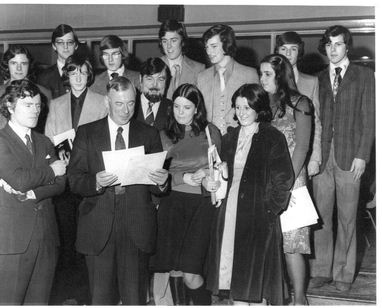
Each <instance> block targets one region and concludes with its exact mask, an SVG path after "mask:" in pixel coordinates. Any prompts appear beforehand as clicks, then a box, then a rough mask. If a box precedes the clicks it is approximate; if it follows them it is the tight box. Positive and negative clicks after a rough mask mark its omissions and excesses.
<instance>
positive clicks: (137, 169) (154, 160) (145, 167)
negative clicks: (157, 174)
mask: <svg viewBox="0 0 382 308" xmlns="http://www.w3.org/2000/svg"><path fill="white" fill-rule="evenodd" d="M166 155H167V151H163V152H159V153H153V154H146V155H143V156H142V155H140V156H131V157H129V159H128V160H129V161H128V164H127V167H126V169H125V170H124V175H123V177H122V178H121V185H122V186H125V185H135V184H148V185H155V183H154V182H153V181H151V180H150V179H149V176H148V175H149V173H150V172H151V171H155V170H157V169H161V168H163V164H164V161H165V159H166Z"/></svg>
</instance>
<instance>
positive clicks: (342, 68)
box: [310, 25, 375, 291]
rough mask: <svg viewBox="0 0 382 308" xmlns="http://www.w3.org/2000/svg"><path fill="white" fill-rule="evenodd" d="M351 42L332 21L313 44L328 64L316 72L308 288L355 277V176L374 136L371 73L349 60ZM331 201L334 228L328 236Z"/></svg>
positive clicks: (342, 285)
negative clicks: (316, 221)
mask: <svg viewBox="0 0 382 308" xmlns="http://www.w3.org/2000/svg"><path fill="white" fill-rule="evenodd" d="M351 46H352V36H351V33H350V31H349V30H348V29H347V28H345V27H343V26H339V25H336V26H331V27H329V28H328V29H327V30H326V31H325V33H324V35H323V36H322V38H321V40H320V44H319V48H318V50H319V51H320V52H321V53H322V54H324V55H326V56H327V57H328V60H329V66H328V68H327V69H325V70H323V71H322V72H321V73H320V74H319V75H318V80H319V85H320V91H319V93H320V95H319V99H320V104H321V108H320V109H321V110H320V115H321V123H322V134H321V148H322V164H321V166H320V174H318V175H317V176H315V177H314V178H313V191H314V197H315V201H316V205H317V209H318V211H319V215H320V217H321V219H322V228H321V229H319V230H316V231H315V232H314V234H313V235H314V251H315V255H314V259H312V260H311V264H310V266H311V277H312V279H311V281H310V287H316V288H317V287H321V286H323V285H324V284H326V283H328V282H329V281H331V280H333V281H334V286H335V287H336V289H337V290H339V291H348V290H349V289H350V288H351V284H352V282H353V280H354V275H355V266H356V256H357V252H356V250H357V245H356V244H357V237H356V219H357V208H358V199H359V190H360V179H361V176H362V174H363V173H364V171H365V167H366V163H367V162H368V160H369V157H370V151H371V146H372V143H373V140H374V136H375V120H374V117H375V79H374V73H373V71H372V70H370V69H368V68H366V67H364V66H359V65H356V64H354V63H352V62H350V61H349V58H348V52H349V49H350V48H351ZM335 202H336V204H337V225H338V226H337V232H336V233H337V234H336V238H335V240H333V223H332V219H333V208H334V204H335Z"/></svg>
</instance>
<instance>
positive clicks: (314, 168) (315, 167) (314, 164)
mask: <svg viewBox="0 0 382 308" xmlns="http://www.w3.org/2000/svg"><path fill="white" fill-rule="evenodd" d="M319 172H320V165H319V163H318V161H315V160H311V161H310V162H309V164H308V175H309V176H310V177H312V176H315V175H316V174H318V173H319Z"/></svg>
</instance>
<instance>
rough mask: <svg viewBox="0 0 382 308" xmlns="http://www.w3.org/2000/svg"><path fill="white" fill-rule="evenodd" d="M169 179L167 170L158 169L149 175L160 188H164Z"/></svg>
mask: <svg viewBox="0 0 382 308" xmlns="http://www.w3.org/2000/svg"><path fill="white" fill-rule="evenodd" d="M167 178H168V171H167V170H166V169H157V170H155V171H152V172H150V173H149V179H150V180H151V181H153V182H154V183H155V184H157V185H159V186H163V185H164V184H165V183H166V181H167Z"/></svg>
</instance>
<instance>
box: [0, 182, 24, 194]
mask: <svg viewBox="0 0 382 308" xmlns="http://www.w3.org/2000/svg"><path fill="white" fill-rule="evenodd" d="M0 187H3V189H4V190H5V191H6V192H7V193H8V194H14V195H24V193H22V192H21V191H18V190H15V189H13V188H12V187H11V185H9V184H8V183H7V182H5V181H4V180H3V179H0Z"/></svg>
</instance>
